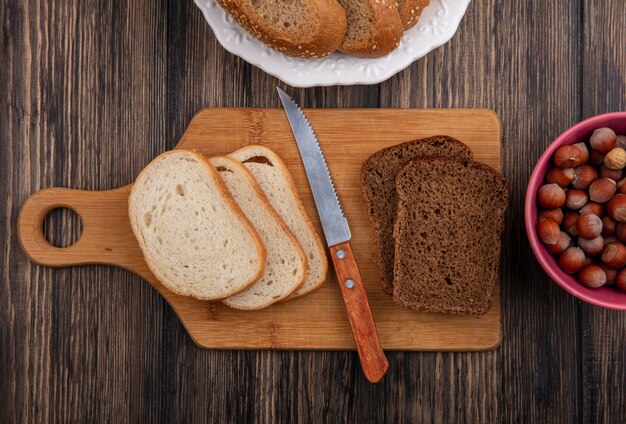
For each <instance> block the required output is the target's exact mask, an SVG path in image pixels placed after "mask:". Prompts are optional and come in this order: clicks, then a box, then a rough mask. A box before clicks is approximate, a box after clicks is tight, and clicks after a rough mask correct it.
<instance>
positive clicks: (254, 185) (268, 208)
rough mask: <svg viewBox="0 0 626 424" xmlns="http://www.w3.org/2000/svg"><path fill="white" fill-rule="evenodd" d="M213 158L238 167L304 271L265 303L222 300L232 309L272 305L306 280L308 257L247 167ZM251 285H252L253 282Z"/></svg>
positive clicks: (224, 158) (224, 157) (222, 158)
mask: <svg viewBox="0 0 626 424" xmlns="http://www.w3.org/2000/svg"><path fill="white" fill-rule="evenodd" d="M213 160H216V161H222V162H226V163H227V166H228V167H229V168H231V169H238V170H239V171H240V172H241V173H242V175H244V176H245V178H246V179H247V180H248V183H249V184H250V187H252V190H253V191H254V192H255V194H256V195H257V196H258V198H259V199H260V200H261V202H263V207H264V208H265V210H266V211H267V212H268V213H269V214H270V215H271V216H272V218H274V220H275V221H276V222H277V223H278V225H279V226H280V228H281V230H282V231H283V232H284V233H285V235H286V236H287V238H288V239H289V240H290V241H291V243H292V244H293V246H294V248H295V249H296V252H297V254H298V256H300V258H301V261H302V267H303V268H304V271H305V272H303V273H302V278H301V279H300V281H299V282H298V283H297V284H296V285H294V286H293V287H292V288H291V290H289V291H287V292H286V293H284V294H283V295H282V296H281V297H280V298H278V299H269V300H268V301H267V302H266V303H265V304H263V305H256V306H255V307H246V306H245V305H240V304H237V303H232V302H229V301H228V299H224V300H223V303H224V304H226V305H227V306H228V307H230V308H233V309H241V310H256V309H263V308H266V307H268V306H270V305H272V304H274V303H276V302H279V301H281V300H283V299H285V298H286V297H287V296H289V295H290V294H292V293H293V292H295V291H296V290H298V289H299V288H300V287H302V285H303V284H304V281H305V280H306V276H307V273H306V270H307V269H308V258H307V256H306V253H305V252H304V249H303V248H302V246H301V245H300V243H298V240H297V239H296V237H295V236H294V235H293V233H292V232H291V230H290V229H289V227H288V226H287V224H285V222H284V221H283V220H282V219H281V217H280V215H278V212H276V210H275V209H274V208H273V207H272V205H271V204H270V202H269V200H268V199H267V197H266V196H265V193H263V190H262V189H261V187H260V186H259V184H258V183H257V181H256V180H255V179H254V176H253V175H252V173H250V171H249V170H248V168H246V167H245V166H244V165H243V164H241V163H240V162H238V161H236V160H234V159H233V158H230V157H228V156H218V157H215V158H211V159H209V163H210V162H211V161H213ZM220 166H222V165H220ZM218 172H219V171H218ZM252 286H254V284H253V285H252ZM252 286H251V287H252ZM242 291H243V290H242Z"/></svg>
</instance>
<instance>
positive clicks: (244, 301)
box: [209, 157, 307, 310]
mask: <svg viewBox="0 0 626 424" xmlns="http://www.w3.org/2000/svg"><path fill="white" fill-rule="evenodd" d="M209 162H210V163H211V165H213V166H214V167H215V169H216V170H217V171H218V172H219V174H220V176H221V177H222V179H223V180H224V183H226V186H227V187H228V190H230V192H231V194H232V195H233V197H234V198H235V200H236V201H237V204H238V205H239V207H241V210H242V211H243V213H244V215H245V216H246V218H248V219H249V220H250V222H251V223H252V225H254V227H255V228H256V229H257V231H258V232H259V235H260V236H261V240H263V243H265V247H266V249H267V258H266V266H265V272H264V273H263V275H262V276H261V278H259V280H257V282H255V283H254V284H253V285H252V286H250V287H248V288H247V289H245V290H243V291H241V292H239V293H237V294H235V295H233V296H231V297H229V298H227V299H224V300H223V302H224V304H226V305H227V306H229V307H231V308H234V309H244V310H253V309H262V308H265V307H267V306H270V305H271V304H273V303H276V302H278V301H279V300H282V299H284V298H286V297H287V296H289V295H290V294H291V293H293V292H294V291H295V290H296V289H298V288H299V287H300V286H302V284H303V283H304V279H305V277H306V271H307V258H306V255H305V254H304V250H302V247H301V246H300V244H299V243H298V241H297V240H296V238H295V237H294V236H293V234H292V233H291V231H290V230H289V228H288V227H287V226H286V225H285V224H284V223H283V221H282V220H281V219H280V217H279V216H278V213H276V211H275V210H274V209H273V208H272V207H271V206H270V204H269V203H268V201H267V199H266V197H265V195H264V194H263V191H262V190H261V187H259V185H258V184H257V182H256V181H255V179H254V177H253V176H252V174H251V173H250V171H248V170H247V169H246V167H245V166H243V165H242V164H241V163H239V162H237V161H236V160H234V159H231V158H228V157H215V158H211V159H209Z"/></svg>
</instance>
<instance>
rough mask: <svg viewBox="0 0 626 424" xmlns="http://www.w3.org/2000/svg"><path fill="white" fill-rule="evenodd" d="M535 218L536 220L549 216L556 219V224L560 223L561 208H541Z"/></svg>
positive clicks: (561, 217) (561, 219) (561, 218)
mask: <svg viewBox="0 0 626 424" xmlns="http://www.w3.org/2000/svg"><path fill="white" fill-rule="evenodd" d="M537 218H538V220H541V219H542V218H550V219H552V220H554V221H556V223H557V224H559V225H561V222H563V209H561V208H555V209H546V210H543V211H541V212H539V216H538V217H537Z"/></svg>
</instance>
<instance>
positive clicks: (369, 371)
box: [330, 241, 389, 383]
mask: <svg viewBox="0 0 626 424" xmlns="http://www.w3.org/2000/svg"><path fill="white" fill-rule="evenodd" d="M330 254H331V258H332V261H333V264H334V265H335V271H336V272H337V280H338V282H339V287H340V289H341V294H342V295H343V300H344V303H345V304H346V312H347V313H348V319H349V320H350V326H351V327H352V334H353V335H354V342H355V343H356V348H357V351H358V353H359V357H360V358H361V366H362V367H363V372H364V373H365V377H366V378H367V379H368V380H369V381H371V382H372V383H377V382H378V381H380V380H381V379H382V378H383V376H384V375H385V373H386V372H387V368H388V367H389V364H388V362H387V358H386V357H385V353H384V352H383V349H382V347H381V346H380V340H379V339H378V332H377V331H376V325H375V324H374V317H373V316H372V310H371V309H370V305H369V303H368V301H367V294H366V292H365V286H364V285H363V278H362V277H361V272H360V271H359V267H358V265H357V263H356V259H355V257H354V254H353V253H352V248H351V247H350V242H349V241H346V242H343V243H339V244H336V245H334V246H331V247H330Z"/></svg>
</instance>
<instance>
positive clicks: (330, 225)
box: [276, 87, 389, 383]
mask: <svg viewBox="0 0 626 424" xmlns="http://www.w3.org/2000/svg"><path fill="white" fill-rule="evenodd" d="M276 89H277V90H278V95H279V96H280V100H281V102H282V103H283V108H284V109H285V113H286V114H287V119H288V120H289V125H290V126H291V130H292V132H293V135H294V137H295V139H296V144H297V145H298V150H300V156H301V157H302V162H303V163H304V169H305V171H306V176H307V179H308V180H309V184H310V186H311V191H312V192H313V199H314V200H315V206H316V207H317V213H318V215H319V217H320V221H321V222H322V229H323V230H324V236H325V237H326V243H327V244H328V247H329V249H330V255H331V259H332V262H333V265H334V267H335V272H336V273H337V282H338V283H339V288H340V289H341V295H342V296H343V301H344V303H345V305H346V312H347V313H348V319H349V321H350V327H351V328H352V335H353V336H354V341H355V343H356V348H357V351H358V353H359V358H360V359H361V366H362V367H363V372H364V374H365V377H366V378H367V379H368V380H369V381H370V382H372V383H377V382H378V381H380V380H381V379H382V378H383V376H384V375H385V373H386V372H387V368H388V367H389V364H388V362H387V358H386V357H385V353H384V352H383V349H382V347H381V346H380V340H379V339H378V332H377V331H376V325H375V324H374V317H373V316H372V310H371V309H370V305H369V302H368V301H367V293H366V292H365V286H364V285H363V278H362V277H361V272H360V271H359V266H358V265H357V263H356V259H355V257H354V254H353V253H352V248H351V247H350V238H351V234H350V227H349V226H348V220H347V219H346V218H345V216H344V214H343V210H342V209H341V204H340V203H339V197H338V196H337V192H336V191H335V186H334V184H333V180H332V178H331V176H330V172H329V171H328V166H327V165H326V160H325V159H324V153H323V152H322V149H321V147H320V145H319V143H318V141H317V137H316V136H315V132H313V128H312V127H311V124H309V120H308V119H307V117H306V116H305V115H304V113H303V112H302V110H301V109H300V107H299V106H298V105H297V104H296V102H294V101H293V99H292V98H291V97H289V95H288V94H287V93H285V92H284V91H283V90H281V89H280V87H276Z"/></svg>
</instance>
